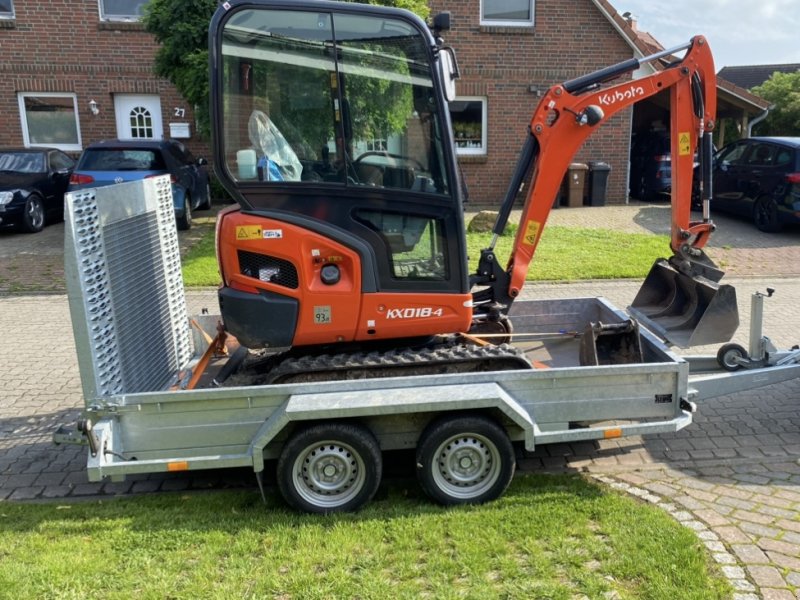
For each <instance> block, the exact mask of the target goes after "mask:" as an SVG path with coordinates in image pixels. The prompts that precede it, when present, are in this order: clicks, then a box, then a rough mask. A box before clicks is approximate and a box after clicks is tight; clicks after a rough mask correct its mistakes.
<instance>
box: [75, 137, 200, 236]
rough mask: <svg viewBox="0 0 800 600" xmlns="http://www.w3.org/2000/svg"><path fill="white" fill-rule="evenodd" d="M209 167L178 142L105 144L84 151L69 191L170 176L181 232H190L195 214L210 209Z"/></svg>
mask: <svg viewBox="0 0 800 600" xmlns="http://www.w3.org/2000/svg"><path fill="white" fill-rule="evenodd" d="M207 164H208V163H207V161H206V160H205V159H204V158H197V159H195V158H194V156H192V154H191V152H189V151H188V150H187V149H186V148H185V147H184V145H183V144H181V143H180V142H177V141H175V140H160V141H149V140H144V141H120V140H103V141H101V142H96V143H94V144H90V145H89V146H87V147H86V149H85V150H84V151H83V154H81V157H80V159H79V160H78V164H77V166H76V167H75V171H74V172H73V174H72V177H71V178H70V185H69V191H74V190H80V189H83V188H91V187H98V186H103V185H111V184H113V183H122V182H124V181H136V180H139V179H146V178H147V177H156V176H158V175H169V176H170V177H171V179H172V201H173V204H174V205H175V219H176V221H177V224H178V229H189V228H190V227H191V226H192V211H193V210H203V209H207V208H210V207H211V188H210V186H209V182H208V170H207V169H206V165H207Z"/></svg>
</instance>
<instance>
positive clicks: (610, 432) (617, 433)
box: [603, 427, 622, 440]
mask: <svg viewBox="0 0 800 600" xmlns="http://www.w3.org/2000/svg"><path fill="white" fill-rule="evenodd" d="M603 437H604V438H605V439H607V440H611V439H614V438H618V437H622V429H620V428H619V427H616V428H614V429H606V430H605V431H604V432H603Z"/></svg>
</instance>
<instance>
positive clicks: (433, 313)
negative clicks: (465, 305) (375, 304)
mask: <svg viewBox="0 0 800 600" xmlns="http://www.w3.org/2000/svg"><path fill="white" fill-rule="evenodd" d="M443 314H444V313H443V311H442V309H441V308H431V307H430V306H425V307H422V308H390V309H389V310H388V311H386V318H387V319H424V318H427V317H441V316H442V315H443Z"/></svg>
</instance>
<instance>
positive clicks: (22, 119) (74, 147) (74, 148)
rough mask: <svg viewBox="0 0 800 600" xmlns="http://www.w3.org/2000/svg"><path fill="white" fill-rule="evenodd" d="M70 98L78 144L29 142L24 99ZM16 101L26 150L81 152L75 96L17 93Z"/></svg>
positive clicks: (78, 117)
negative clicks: (45, 149) (42, 148)
mask: <svg viewBox="0 0 800 600" xmlns="http://www.w3.org/2000/svg"><path fill="white" fill-rule="evenodd" d="M31 97H33V98H71V99H72V109H73V111H74V115H75V129H76V130H77V133H78V143H77V144H55V143H50V144H38V143H33V142H31V139H30V134H29V132H28V113H27V112H26V110H25V98H31ZM17 101H18V102H19V118H20V123H21V125H22V141H23V144H24V145H25V147H26V148H41V147H46V148H58V149H59V150H62V151H66V152H74V151H81V150H83V145H82V142H81V121H80V115H79V113H78V97H77V96H76V95H75V94H70V93H62V92H19V94H18V95H17Z"/></svg>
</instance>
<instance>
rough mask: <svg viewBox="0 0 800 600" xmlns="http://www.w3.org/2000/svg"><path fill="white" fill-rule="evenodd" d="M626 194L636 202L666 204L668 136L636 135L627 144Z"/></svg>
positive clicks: (669, 172)
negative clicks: (628, 189) (627, 174)
mask: <svg viewBox="0 0 800 600" xmlns="http://www.w3.org/2000/svg"><path fill="white" fill-rule="evenodd" d="M629 185H630V193H631V196H633V197H634V198H637V199H639V200H643V201H644V200H668V199H669V193H670V190H672V161H671V152H670V143H669V134H668V133H666V132H663V131H648V132H643V133H637V134H636V135H635V136H634V138H633V142H632V143H631V170H630V180H629Z"/></svg>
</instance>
